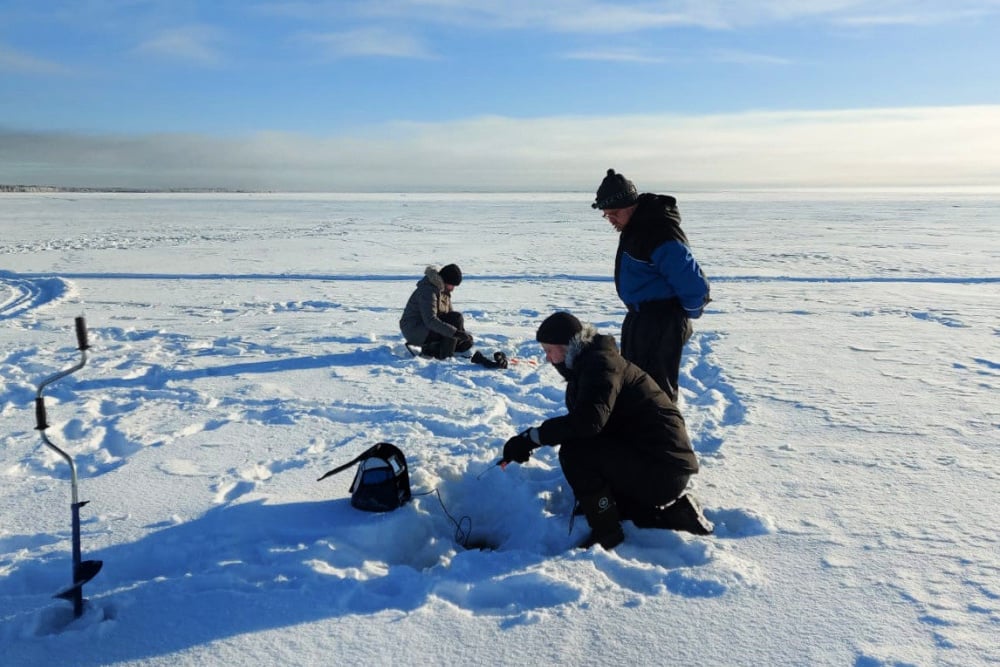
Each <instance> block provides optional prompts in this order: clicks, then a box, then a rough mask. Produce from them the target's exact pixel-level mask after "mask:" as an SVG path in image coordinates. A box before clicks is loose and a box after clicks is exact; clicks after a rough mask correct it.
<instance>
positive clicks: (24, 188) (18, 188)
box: [0, 183, 250, 192]
mask: <svg viewBox="0 0 1000 667" xmlns="http://www.w3.org/2000/svg"><path fill="white" fill-rule="evenodd" d="M0 192H250V190H229V189H227V188H159V189H158V188H73V187H60V186H57V185H3V184H2V183H0Z"/></svg>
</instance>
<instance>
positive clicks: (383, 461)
mask: <svg viewBox="0 0 1000 667" xmlns="http://www.w3.org/2000/svg"><path fill="white" fill-rule="evenodd" d="M355 463H360V465H359V466H358V471H357V472H356V473H355V475H354V481H353V482H351V505H353V506H354V507H356V508H358V509H359V510H364V511H365V512H388V511H390V510H394V509H396V508H397V507H402V506H403V505H405V504H406V503H407V501H409V500H410V498H411V493H410V473H409V470H407V467H406V457H405V456H403V452H401V451H400V450H399V448H398V447H396V446H395V445H392V444H390V443H388V442H380V443H378V444H377V445H374V446H372V447H371V448H369V449H367V450H366V451H364V452H362V453H361V454H360V455H358V456H357V457H356V458H354V459H353V460H351V461H348V462H347V463H345V464H344V465H342V466H338V467H337V468H334V469H333V470H331V471H330V472H328V473H326V474H325V475H323V476H322V477H320V478H319V480H317V481H320V480H324V479H326V478H327V477H329V476H331V475H336V474H337V473H338V472H341V471H342V470H346V469H347V468H350V467H351V466H352V465H354V464H355Z"/></svg>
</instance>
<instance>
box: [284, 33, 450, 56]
mask: <svg viewBox="0 0 1000 667" xmlns="http://www.w3.org/2000/svg"><path fill="white" fill-rule="evenodd" d="M304 41H307V42H310V43H314V44H318V45H319V46H320V48H321V49H322V50H323V52H324V54H325V55H326V56H328V57H332V58H347V57H354V56H381V57H388V58H423V59H427V58H433V57H434V55H433V54H432V53H431V52H430V51H429V50H428V49H427V47H426V46H425V45H424V44H423V43H422V42H421V41H420V40H419V39H418V38H416V37H415V36H414V35H412V34H408V33H403V32H399V31H394V30H390V29H388V28H380V27H369V28H358V29H356V30H348V31H345V32H332V33H326V34H321V35H308V36H306V37H305V38H304Z"/></svg>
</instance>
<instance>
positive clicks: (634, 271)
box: [591, 169, 711, 402]
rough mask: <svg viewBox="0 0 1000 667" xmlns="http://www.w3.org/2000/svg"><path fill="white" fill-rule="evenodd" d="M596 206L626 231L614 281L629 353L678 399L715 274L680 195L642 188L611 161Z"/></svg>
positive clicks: (620, 240) (620, 243)
mask: <svg viewBox="0 0 1000 667" xmlns="http://www.w3.org/2000/svg"><path fill="white" fill-rule="evenodd" d="M591 206H592V207H593V208H596V209H600V210H601V211H602V213H603V215H604V217H605V218H607V220H608V221H609V222H610V223H611V226H612V227H614V228H615V229H616V230H618V231H619V232H620V233H621V236H619V237H618V252H617V254H616V255H615V289H616V290H617V291H618V297H619V298H620V299H621V300H622V303H624V304H625V307H626V308H627V309H628V313H627V314H626V315H625V321H624V322H623V323H622V356H623V357H625V358H626V359H628V360H629V361H631V362H632V363H634V364H635V365H637V366H638V367H639V368H641V369H642V370H644V371H646V372H647V373H649V375H651V376H652V377H653V379H654V380H655V381H656V383H657V384H658V385H660V387H661V388H662V389H663V391H665V392H666V393H667V395H668V396H670V399H671V400H672V401H674V402H676V401H677V397H678V377H679V375H680V366H681V352H682V351H683V348H684V343H686V342H687V341H688V339H689V338H691V333H692V327H691V320H693V319H697V318H699V317H701V314H702V312H703V311H704V309H705V305H706V304H707V303H708V302H709V301H711V298H710V297H709V285H708V279H707V278H706V277H705V274H704V273H703V272H702V270H701V267H700V266H698V262H697V261H696V260H695V258H694V255H692V254H691V248H690V247H689V246H688V240H687V236H685V235H684V231H683V230H681V215H680V213H679V212H678V211H677V200H676V199H674V198H673V197H671V196H669V195H656V194H651V193H643V194H639V193H638V192H637V191H636V189H635V185H633V184H632V181H630V180H628V179H627V178H625V177H624V176H622V175H621V174H616V173H615V170H614V169H608V174H607V176H605V178H604V180H603V181H602V182H601V186H600V187H599V188H598V189H597V200H596V201H595V202H594V203H593V204H591Z"/></svg>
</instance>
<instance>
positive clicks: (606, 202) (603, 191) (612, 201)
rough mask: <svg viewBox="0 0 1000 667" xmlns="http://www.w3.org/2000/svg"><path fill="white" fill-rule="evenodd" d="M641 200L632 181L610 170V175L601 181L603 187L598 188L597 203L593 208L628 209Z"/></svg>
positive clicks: (592, 205)
mask: <svg viewBox="0 0 1000 667" xmlns="http://www.w3.org/2000/svg"><path fill="white" fill-rule="evenodd" d="M638 199H639V193H638V191H636V189H635V185H634V184H633V183H632V181H630V180H628V179H627V178H625V177H624V176H622V175H621V174H616V173H615V170H614V169H608V175H607V176H605V177H604V180H603V181H601V187H599V188H597V201H595V202H594V203H593V204H591V205H590V206H591V208H599V209H602V210H603V209H606V208H627V207H629V206H631V205H632V204H634V203H635V202H636V201H638Z"/></svg>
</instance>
